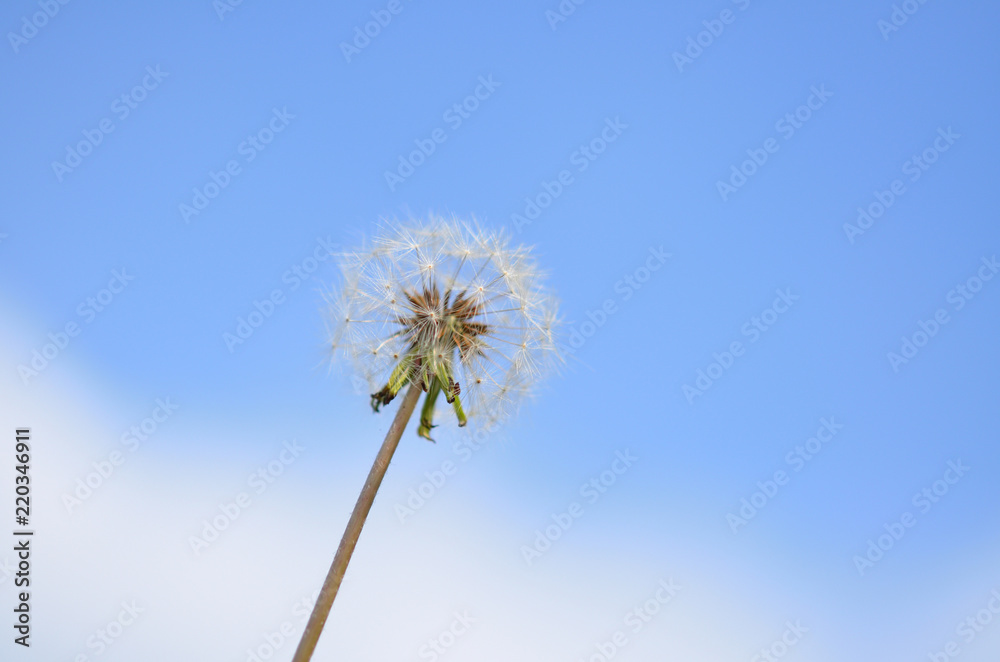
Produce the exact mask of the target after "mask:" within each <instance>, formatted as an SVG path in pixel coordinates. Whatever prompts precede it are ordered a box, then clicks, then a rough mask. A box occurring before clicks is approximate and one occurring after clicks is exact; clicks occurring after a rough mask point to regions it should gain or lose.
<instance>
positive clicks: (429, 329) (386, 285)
mask: <svg viewBox="0 0 1000 662" xmlns="http://www.w3.org/2000/svg"><path fill="white" fill-rule="evenodd" d="M339 258H340V268H341V279H340V283H339V284H338V289H337V290H336V291H335V292H334V293H333V294H331V295H330V296H329V297H328V299H329V304H330V306H329V322H330V324H329V326H330V328H331V335H330V343H331V347H332V350H333V356H334V358H335V359H339V360H345V359H346V360H347V361H348V362H350V364H351V365H352V366H353V368H354V370H355V371H356V372H357V374H358V375H360V376H361V377H362V378H363V379H364V380H365V381H366V382H367V383H368V386H369V388H370V389H371V391H370V392H371V393H375V392H376V391H378V390H379V389H381V388H382V387H383V386H385V384H386V383H387V381H388V380H389V377H390V374H391V373H392V371H393V368H395V367H396V366H397V365H398V364H399V361H400V359H401V358H403V357H404V356H406V354H407V352H410V351H413V349H414V347H415V346H416V349H417V352H418V353H419V354H420V355H422V356H433V357H435V358H436V359H438V360H440V361H446V362H448V365H449V366H450V369H451V371H452V374H453V376H454V380H455V381H456V382H458V383H459V385H460V388H461V400H462V403H463V406H464V408H465V412H466V414H467V415H468V416H469V419H470V420H479V421H481V422H487V423H493V422H495V421H496V420H498V419H501V418H504V417H506V416H507V415H509V414H510V413H511V412H512V410H513V408H514V407H515V406H516V404H517V403H518V402H519V401H520V400H521V399H522V397H523V396H524V395H526V394H527V393H529V392H530V391H531V389H532V387H533V386H534V385H535V384H536V383H537V382H538V381H539V379H540V378H541V377H543V376H545V375H546V374H547V373H548V372H549V371H550V370H551V369H552V368H553V367H555V365H556V364H557V363H558V362H559V361H560V360H561V359H560V357H559V353H558V350H557V345H556V331H557V327H558V323H559V320H558V313H557V309H558V306H557V302H556V300H555V298H554V297H553V296H552V295H551V294H549V293H548V292H547V290H546V289H545V288H544V286H543V283H542V280H543V278H542V274H541V272H539V270H538V267H537V266H536V264H535V262H534V260H532V258H531V256H530V254H529V251H528V249H526V248H524V247H518V248H512V247H510V245H509V240H508V237H507V236H506V235H505V234H504V233H503V232H493V231H489V230H486V229H484V228H482V227H481V226H479V225H478V224H476V223H475V222H463V221H460V220H457V219H444V218H440V217H431V218H430V219H429V220H428V221H426V222H422V223H421V222H411V223H409V224H398V223H387V224H386V225H384V226H383V228H382V230H381V232H380V233H379V234H378V236H377V237H375V238H374V239H373V240H372V241H371V242H370V245H368V246H365V247H363V248H362V249H361V250H358V251H356V252H352V253H347V254H343V255H340V256H339ZM440 409H443V407H442V408H439V410H440ZM448 409H450V408H448Z"/></svg>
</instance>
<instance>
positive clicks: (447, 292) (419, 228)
mask: <svg viewBox="0 0 1000 662" xmlns="http://www.w3.org/2000/svg"><path fill="white" fill-rule="evenodd" d="M340 268H341V276H342V278H341V283H340V287H339V289H338V290H337V291H336V293H335V294H333V295H332V296H330V297H329V319H328V321H329V324H330V327H331V334H330V338H331V340H330V342H331V347H332V350H333V356H334V358H335V359H338V360H344V361H345V362H347V363H348V364H349V365H351V366H352V367H353V369H354V371H355V372H356V374H357V375H358V377H359V378H360V379H361V380H362V381H363V383H366V384H367V385H368V389H369V392H370V394H371V407H372V409H373V410H374V411H375V412H379V411H380V410H381V408H382V407H384V406H386V405H388V404H390V403H391V402H392V401H393V400H394V399H395V398H396V397H397V395H399V393H400V391H403V389H404V388H405V389H406V391H405V395H404V396H403V401H402V403H401V404H400V406H399V409H398V410H397V412H396V416H395V419H394V420H393V423H392V425H391V426H390V428H389V432H388V434H387V435H386V439H385V442H384V443H383V444H382V448H381V450H380V451H379V454H378V456H377V457H376V460H375V465H374V466H373V467H372V470H371V472H370V473H369V475H368V480H367V481H366V482H365V486H364V488H363V489H362V492H361V496H360V497H359V499H358V503H357V505H356V506H355V508H354V512H353V513H352V514H351V519H350V521H349V522H348V525H347V531H345V533H344V537H343V539H342V540H341V542H340V546H339V547H338V549H337V554H336V556H335V558H334V561H333V565H332V566H331V568H330V572H329V574H328V575H327V579H326V582H325V583H324V585H323V588H322V590H321V592H320V595H319V598H318V599H317V602H316V606H315V608H314V610H313V613H312V616H311V617H310V619H309V622H308V623H307V625H306V630H305V632H304V633H303V635H302V641H301V642H300V643H299V647H298V650H296V653H295V657H294V658H293V662H307V661H308V660H309V659H310V658H311V657H312V651H313V649H314V648H315V646H316V642H317V641H318V639H319V635H320V632H321V631H322V629H323V625H324V624H325V622H326V618H327V616H328V615H329V612H330V608H331V606H332V605H333V600H334V598H335V597H336V594H337V590H338V588H339V587H340V582H341V580H342V579H343V576H344V573H345V571H346V569H347V563H348V561H349V560H350V557H351V554H352V553H353V551H354V547H355V545H356V543H357V540H358V537H359V536H360V534H361V527H362V526H363V525H364V521H365V518H366V517H367V515H368V512H369V510H370V509H371V505H372V503H373V501H374V499H375V494H376V492H377V491H378V487H379V485H380V484H381V482H382V477H383V476H384V475H385V471H386V468H387V467H388V465H389V461H390V460H391V458H392V455H393V453H394V452H395V449H396V446H397V445H398V443H399V439H400V437H401V436H402V433H403V430H404V429H405V427H406V424H407V423H408V421H409V418H410V416H411V415H412V413H413V411H414V410H415V409H416V405H417V401H418V400H419V398H420V396H421V395H422V394H425V397H424V404H423V407H422V408H421V411H420V422H419V425H418V427H417V434H418V435H419V436H421V437H423V438H425V439H428V440H430V441H433V439H432V438H431V430H432V429H433V428H435V427H437V426H438V423H436V422H435V420H436V416H435V412H436V406H437V401H438V400H439V399H440V398H441V397H443V398H444V400H445V402H446V403H447V404H448V405H450V409H451V411H452V412H453V414H454V418H455V420H456V421H457V424H458V426H459V427H463V426H465V425H466V424H468V423H469V422H470V421H472V422H477V421H479V422H483V423H484V424H487V425H492V424H494V423H496V422H497V421H499V420H501V419H503V418H505V417H507V416H509V415H510V414H511V413H512V412H513V411H514V409H515V408H516V406H517V404H518V402H520V401H521V400H522V399H523V398H524V396H525V395H527V394H528V393H530V392H531V390H532V387H533V386H534V385H535V384H536V383H537V382H538V381H539V379H540V378H541V377H543V376H545V374H546V373H547V372H549V370H551V368H552V367H554V365H555V364H556V363H557V362H558V360H559V356H558V351H557V348H556V341H555V335H554V334H555V329H556V326H557V322H558V320H557V305H556V301H555V299H554V298H553V297H552V296H551V295H550V294H549V293H548V292H547V290H546V289H545V287H544V285H543V274H542V273H541V272H540V271H539V270H538V267H537V265H536V264H535V262H534V260H533V259H532V257H531V254H530V252H529V251H528V249H526V248H524V247H518V248H513V247H511V246H510V244H509V239H508V237H507V236H506V235H505V234H503V233H497V232H491V231H488V230H485V229H483V228H482V227H480V226H478V225H476V224H473V223H465V222H461V221H458V220H446V219H443V218H431V219H430V221H429V222H427V223H425V224H420V225H412V226H408V225H399V224H393V225H388V226H386V227H385V228H384V229H383V232H382V233H381V234H380V235H379V236H378V237H376V238H375V239H374V240H373V241H372V242H371V245H369V246H365V247H363V248H362V249H361V250H359V251H357V252H354V253H349V254H346V255H342V256H341V260H340Z"/></svg>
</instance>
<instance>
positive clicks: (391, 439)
mask: <svg viewBox="0 0 1000 662" xmlns="http://www.w3.org/2000/svg"><path fill="white" fill-rule="evenodd" d="M420 392H421V391H420V387H419V386H417V385H416V384H412V383H411V384H410V388H409V389H408V390H407V391H406V396H405V397H404V398H403V402H402V403H400V405H399V410H398V411H397V412H396V418H394V419H393V421H392V425H390V426H389V431H388V432H387V433H386V435H385V441H383V442H382V448H381V449H379V452H378V456H376V458H375V464H373V465H372V469H371V471H370V472H368V479H367V480H366V481H365V486H364V487H363V488H362V489H361V496H359V497H358V502H357V504H356V505H355V506H354V512H352V513H351V519H350V520H348V522H347V530H346V531H344V537H343V538H341V540H340V546H339V547H337V554H336V556H334V557H333V564H332V565H331V566H330V572H328V573H327V575H326V581H324V582H323V588H322V589H321V590H320V593H319V597H318V598H317V600H316V606H315V607H313V611H312V614H311V615H310V616H309V622H308V623H306V629H305V632H303V633H302V640H301V641H300V642H299V647H298V648H297V649H296V650H295V657H293V658H292V662H309V660H310V659H312V654H313V651H314V650H315V649H316V644H317V642H319V635H320V634H321V633H322V632H323V626H324V625H325V624H326V618H327V616H329V615H330V608H331V607H333V599H334V598H336V597H337V590H338V589H339V588H340V582H341V581H342V580H343V579H344V573H345V572H347V564H348V563H349V562H350V560H351V554H353V553H354V547H355V546H356V545H357V544H358V538H359V537H360V536H361V527H363V526H364V525H365V519H366V518H367V517H368V511H370V510H371V508H372V503H373V502H374V501H375V494H376V493H377V492H378V488H379V485H381V484H382V478H383V477H384V476H385V470H386V469H387V468H388V467H389V461H390V460H391V459H392V454H393V453H395V452H396V446H398V445H399V438H400V437H401V436H403V430H405V429H406V424H407V423H408V422H409V420H410V416H411V415H412V414H413V410H414V408H416V406H417V400H418V399H419V398H420Z"/></svg>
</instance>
